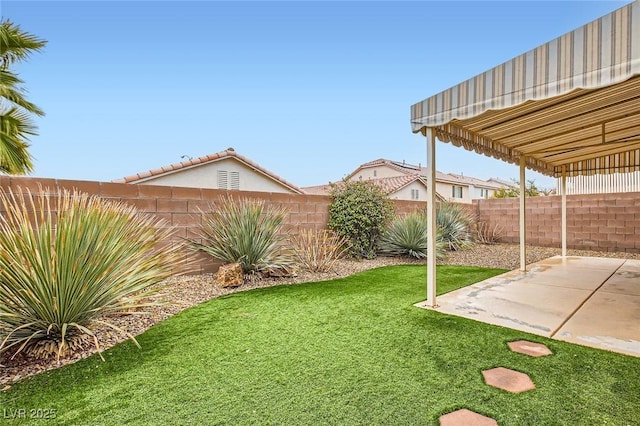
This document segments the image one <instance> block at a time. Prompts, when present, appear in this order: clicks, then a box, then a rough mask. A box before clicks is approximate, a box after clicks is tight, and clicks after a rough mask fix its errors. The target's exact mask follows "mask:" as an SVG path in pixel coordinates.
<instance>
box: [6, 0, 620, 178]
mask: <svg viewBox="0 0 640 426" xmlns="http://www.w3.org/2000/svg"><path fill="white" fill-rule="evenodd" d="M627 3H629V1H623V2H619V1H598V2H595V1H592V2H586V1H572V2H552V1H539V2H524V1H522V2H521V1H512V2H506V1H503V2H484V1H476V2H458V1H450V2H430V1H409V2H382V1H375V2H367V1H354V2H338V1H323V2H311V1H286V2H270V1H258V2H248V1H236V2H220V1H193V2H177V1H127V2H125V1H66V2H62V1H40V2H38V1H28V0H20V1H11V0H0V10H1V12H2V17H3V18H9V19H11V20H12V21H13V22H15V23H16V24H19V25H20V26H21V27H22V29H24V30H26V31H28V32H31V33H33V34H36V35H38V36H40V37H42V38H44V39H46V40H48V45H47V47H46V48H45V49H44V50H43V51H42V52H41V53H38V54H36V55H34V56H32V57H31V59H30V60H29V61H28V62H26V63H24V64H21V65H20V66H19V67H17V68H16V69H17V71H18V72H19V74H20V76H21V78H23V79H24V80H25V81H26V88H27V89H28V91H29V97H30V100H32V101H33V102H35V103H36V104H37V105H39V106H40V107H41V108H42V109H44V111H45V112H46V113H47V115H46V117H44V118H42V119H38V120H37V124H38V126H39V133H40V135H39V136H36V137H33V138H32V139H31V142H32V148H31V152H32V153H33V155H34V156H35V172H34V173H33V175H34V176H42V177H55V178H60V179H80V180H101V181H109V180H112V179H117V178H121V177H124V176H128V175H131V174H135V173H137V172H140V171H145V170H149V169H154V168H158V167H160V166H163V165H168V164H171V163H176V162H180V161H181V157H182V156H183V155H186V156H191V157H199V156H203V155H207V154H212V153H215V152H218V151H222V150H224V149H226V148H227V147H234V148H235V149H236V151H237V152H238V153H240V154H242V155H244V156H246V157H248V158H250V159H252V160H253V161H255V162H257V163H258V164H260V165H261V166H264V167H266V168H267V169H269V170H271V171H273V172H274V173H276V174H278V175H280V176H282V177H283V178H284V179H286V180H288V181H290V182H292V183H294V184H296V185H299V186H308V185H317V184H323V183H327V182H329V181H336V180H339V179H341V178H343V177H344V176H345V175H346V174H348V173H350V172H351V171H353V169H355V168H356V167H357V166H358V165H359V164H362V163H364V162H367V161H371V160H374V159H377V158H387V159H392V160H400V161H402V160H405V161H407V162H409V163H415V164H417V163H422V164H424V163H425V157H426V149H425V142H424V138H423V137H422V136H419V135H415V134H413V133H412V132H411V127H410V125H409V118H410V117H409V107H410V106H411V105H412V104H414V103H416V102H418V101H420V100H422V99H424V98H427V97H429V96H431V95H433V94H435V93H438V92H440V91H442V90H444V89H447V88H448V87H450V86H452V85H455V84H457V83H459V82H461V81H463V80H465V79H468V78H470V77H473V76H474V75H476V74H478V73H481V72H483V71H485V70H487V69H489V68H491V67H493V66H495V65H498V64H500V63H502V62H504V61H507V60H509V59H511V58H512V57H514V56H517V55H519V54H521V53H524V52H525V51H528V50H530V49H532V48H535V47H536V46H538V45H540V44H543V43H545V42H547V41H549V40H551V39H553V38H555V37H558V36H560V35H562V34H564V33H566V32H568V31H571V30H573V29H575V28H577V27H579V26H581V25H583V24H585V23H587V22H589V21H591V20H593V19H596V18H598V17H600V16H602V15H604V14H606V13H609V12H611V11H613V10H615V9H617V8H619V7H622V6H623V5H625V4H627ZM437 162H438V163H437V168H438V170H440V171H443V172H453V173H460V172H463V173H464V174H465V175H471V176H476V177H479V178H483V179H487V178H489V177H500V178H502V179H510V178H515V177H517V176H518V168H517V167H516V166H513V165H508V164H505V163H502V162H499V161H497V160H493V159H490V158H486V157H480V156H478V155H477V154H471V153H469V152H466V151H465V150H463V149H460V148H454V147H452V146H451V145H449V144H444V143H438V144H437ZM528 176H529V177H531V178H534V179H536V182H537V183H538V184H540V185H541V186H544V187H552V186H554V185H555V181H554V180H553V179H550V178H546V177H543V176H541V175H538V174H535V173H533V172H528Z"/></svg>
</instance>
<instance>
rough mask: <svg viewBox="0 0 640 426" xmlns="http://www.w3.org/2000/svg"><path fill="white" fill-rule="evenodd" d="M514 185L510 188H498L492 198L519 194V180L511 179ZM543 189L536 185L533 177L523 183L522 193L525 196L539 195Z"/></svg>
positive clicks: (510, 196)
mask: <svg viewBox="0 0 640 426" xmlns="http://www.w3.org/2000/svg"><path fill="white" fill-rule="evenodd" d="M511 180H512V181H513V184H514V185H515V187H510V188H500V189H498V190H497V191H496V192H495V193H494V194H493V198H515V197H519V196H520V182H519V181H517V180H515V179H511ZM543 192H544V190H541V189H540V188H538V186H537V185H536V181H535V180H534V179H529V180H527V184H526V185H525V190H524V194H525V196H526V197H537V196H539V195H541V194H542V193H543Z"/></svg>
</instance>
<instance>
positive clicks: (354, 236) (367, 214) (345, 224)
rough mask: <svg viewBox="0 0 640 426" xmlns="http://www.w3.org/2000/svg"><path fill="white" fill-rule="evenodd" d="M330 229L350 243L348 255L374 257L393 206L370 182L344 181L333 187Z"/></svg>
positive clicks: (378, 188)
mask: <svg viewBox="0 0 640 426" xmlns="http://www.w3.org/2000/svg"><path fill="white" fill-rule="evenodd" d="M330 194H331V196H332V197H333V201H332V202H331V205H330V206H329V229H331V230H333V231H334V232H336V234H338V235H340V236H342V237H345V238H347V239H348V240H349V243H350V248H349V255H350V256H353V257H359V258H372V257H375V254H376V251H377V248H378V241H379V239H380V236H381V234H382V232H383V231H384V229H385V227H386V226H387V224H388V223H389V222H390V221H391V219H392V218H393V203H392V202H391V200H390V199H389V197H388V196H387V194H386V193H385V192H384V191H383V190H382V189H381V188H380V187H378V186H376V185H375V184H374V183H372V182H370V181H343V182H341V183H340V184H335V185H332V188H331V192H330Z"/></svg>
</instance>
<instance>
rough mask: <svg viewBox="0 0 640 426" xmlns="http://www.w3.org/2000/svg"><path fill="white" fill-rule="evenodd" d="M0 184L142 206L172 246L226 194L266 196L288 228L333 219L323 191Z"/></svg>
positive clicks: (206, 262) (190, 256) (211, 264)
mask: <svg viewBox="0 0 640 426" xmlns="http://www.w3.org/2000/svg"><path fill="white" fill-rule="evenodd" d="M0 188H2V189H5V190H6V189H9V188H11V189H12V190H13V191H14V192H15V191H24V190H27V189H28V190H30V191H31V192H32V193H33V192H39V191H40V188H43V189H47V190H48V191H50V192H56V191H57V190H58V189H67V190H74V189H77V190H78V191H82V192H86V193H89V194H92V195H97V196H99V197H101V198H104V199H109V200H115V201H122V202H124V203H127V204H130V205H132V206H134V207H136V208H137V209H138V210H140V211H142V212H144V213H147V214H150V215H154V216H156V217H158V218H161V219H164V220H165V221H166V222H167V225H168V226H171V227H173V228H174V233H173V236H172V238H171V240H170V241H168V242H167V243H168V244H175V243H182V242H184V239H185V238H194V239H197V238H198V234H197V232H196V230H197V227H198V226H199V225H200V223H202V219H203V218H202V216H203V215H202V213H201V211H207V210H209V209H210V208H211V206H212V205H215V203H216V202H217V201H219V199H220V197H221V196H224V195H231V196H233V197H239V198H240V197H245V198H252V199H258V200H264V201H265V203H266V205H267V206H273V207H278V208H280V207H283V208H285V209H286V210H287V211H288V212H289V213H288V217H287V220H286V222H285V226H286V227H287V228H288V229H289V230H290V231H291V232H292V233H296V232H297V231H299V230H300V229H324V228H326V227H327V222H328V219H329V204H330V202H331V197H329V196H323V195H298V194H280V193H270V192H249V191H226V190H217V189H200V188H181V187H172V186H156V185H132V184H126V183H112V182H94V181H79V180H61V179H46V178H27V177H14V176H0ZM425 205H426V203H425V202H411V201H396V202H395V207H396V211H397V212H398V213H401V214H403V213H408V212H411V211H414V210H415V209H417V208H424V206H425ZM184 256H185V257H186V266H185V267H184V268H182V269H181V270H180V271H176V272H190V273H206V272H215V271H216V270H217V269H218V267H219V266H220V263H218V262H215V261H213V260H212V258H211V257H210V256H207V255H205V254H202V253H195V252H193V251H191V250H186V249H185V250H184Z"/></svg>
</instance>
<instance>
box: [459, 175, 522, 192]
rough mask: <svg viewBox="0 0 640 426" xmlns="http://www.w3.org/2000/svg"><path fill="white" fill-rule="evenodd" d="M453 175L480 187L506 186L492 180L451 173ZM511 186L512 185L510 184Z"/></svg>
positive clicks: (494, 187) (499, 187) (496, 187)
mask: <svg viewBox="0 0 640 426" xmlns="http://www.w3.org/2000/svg"><path fill="white" fill-rule="evenodd" d="M449 175H451V176H455V177H457V178H459V179H460V180H461V181H464V182H468V183H469V184H470V185H473V186H475V187H478V188H488V189H502V188H504V184H500V183H498V182H495V181H492V180H482V179H478V178H474V177H471V176H464V175H457V174H454V173H449ZM510 186H511V185H510Z"/></svg>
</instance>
